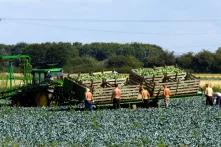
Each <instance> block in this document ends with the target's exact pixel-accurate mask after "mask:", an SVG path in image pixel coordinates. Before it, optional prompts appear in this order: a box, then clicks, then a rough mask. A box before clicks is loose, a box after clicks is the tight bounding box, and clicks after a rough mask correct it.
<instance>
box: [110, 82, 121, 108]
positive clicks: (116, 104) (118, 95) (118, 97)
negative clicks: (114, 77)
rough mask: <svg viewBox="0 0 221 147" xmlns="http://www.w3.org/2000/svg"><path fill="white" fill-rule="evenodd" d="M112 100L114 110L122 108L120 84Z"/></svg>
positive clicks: (114, 91)
mask: <svg viewBox="0 0 221 147" xmlns="http://www.w3.org/2000/svg"><path fill="white" fill-rule="evenodd" d="M111 98H112V100H113V107H114V109H118V108H120V100H121V90H120V88H119V87H118V84H115V88H114V90H113V92H112V96H111Z"/></svg>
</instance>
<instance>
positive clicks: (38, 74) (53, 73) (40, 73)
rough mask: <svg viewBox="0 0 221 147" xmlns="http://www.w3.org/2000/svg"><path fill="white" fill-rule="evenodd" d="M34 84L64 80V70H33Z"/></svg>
mask: <svg viewBox="0 0 221 147" xmlns="http://www.w3.org/2000/svg"><path fill="white" fill-rule="evenodd" d="M32 77H33V79H32V83H33V84H41V83H43V82H45V81H58V80H62V79H63V69H62V68H48V69H32Z"/></svg>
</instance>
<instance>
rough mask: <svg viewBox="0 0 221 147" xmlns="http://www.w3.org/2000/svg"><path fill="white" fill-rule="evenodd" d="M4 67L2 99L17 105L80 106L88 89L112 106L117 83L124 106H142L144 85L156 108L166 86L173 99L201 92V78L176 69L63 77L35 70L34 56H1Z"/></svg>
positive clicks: (56, 72)
mask: <svg viewBox="0 0 221 147" xmlns="http://www.w3.org/2000/svg"><path fill="white" fill-rule="evenodd" d="M14 64H16V65H17V66H16V67H18V66H19V67H20V71H19V73H20V74H19V75H18V74H15V72H14V68H13V67H14V66H13V65H14ZM0 65H5V66H7V70H5V71H4V72H1V73H0V99H6V98H8V99H9V100H11V104H12V105H15V106H50V105H66V104H68V105H70V104H71V105H75V104H79V103H82V102H83V101H84V93H85V91H86V88H90V89H91V91H92V93H93V96H94V101H95V105H97V106H99V105H110V104H112V100H111V95H112V89H113V87H114V85H115V84H118V85H120V87H121V89H122V100H121V103H122V104H132V105H133V104H138V103H142V100H141V99H139V98H138V91H139V87H140V85H143V86H144V87H146V89H148V91H149V92H150V94H151V99H152V102H153V104H154V105H155V103H156V102H157V101H158V100H159V99H161V98H162V92H163V89H162V87H163V85H168V86H169V87H170V89H171V92H172V94H173V97H183V96H188V95H196V94H197V91H198V89H199V79H197V78H196V77H194V76H193V75H192V74H189V73H187V72H185V71H183V70H182V69H179V68H176V67H156V68H152V69H132V70H131V72H130V74H119V73H117V72H115V71H107V72H97V73H90V74H89V73H86V74H75V75H74V76H72V75H69V76H67V77H65V78H63V70H62V68H52V67H43V68H36V69H32V66H31V63H30V57H29V56H26V55H14V56H0ZM0 69H1V68H0ZM167 69H171V70H172V72H171V71H169V70H167ZM145 72H146V73H145Z"/></svg>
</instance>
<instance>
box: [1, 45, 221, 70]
mask: <svg viewBox="0 0 221 147" xmlns="http://www.w3.org/2000/svg"><path fill="white" fill-rule="evenodd" d="M16 54H27V55H30V56H31V59H32V61H31V62H32V66H33V67H34V68H40V67H42V66H56V67H63V68H64V71H65V72H70V73H71V72H93V71H102V70H116V71H118V72H128V71H130V69H132V68H140V67H154V66H165V65H177V66H179V67H181V68H184V69H186V70H189V71H191V72H197V73H219V72H221V48H218V49H217V50H216V52H210V51H209V50H202V51H200V52H198V53H192V52H189V53H185V54H182V55H180V56H176V55H175V54H174V52H171V51H168V50H165V49H163V48H161V47H160V46H157V45H153V44H142V43H126V44H119V43H90V44H82V43H79V42H75V43H64V42H59V43H40V44H27V43H18V44H16V45H5V44H0V55H16ZM1 65H3V64H2V63H1ZM1 68H3V66H1Z"/></svg>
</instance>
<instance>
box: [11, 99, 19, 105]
mask: <svg viewBox="0 0 221 147" xmlns="http://www.w3.org/2000/svg"><path fill="white" fill-rule="evenodd" d="M12 106H14V107H19V106H21V102H20V101H19V100H14V99H13V100H12Z"/></svg>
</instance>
